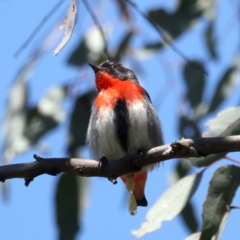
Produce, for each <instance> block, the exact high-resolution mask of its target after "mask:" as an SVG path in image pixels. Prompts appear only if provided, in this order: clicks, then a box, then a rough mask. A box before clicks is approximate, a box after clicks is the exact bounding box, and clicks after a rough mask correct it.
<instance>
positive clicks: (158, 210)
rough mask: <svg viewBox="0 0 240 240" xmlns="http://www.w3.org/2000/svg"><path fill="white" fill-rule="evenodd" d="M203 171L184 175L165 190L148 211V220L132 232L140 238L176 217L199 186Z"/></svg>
mask: <svg viewBox="0 0 240 240" xmlns="http://www.w3.org/2000/svg"><path fill="white" fill-rule="evenodd" d="M203 172H204V171H201V172H199V173H198V174H193V175H189V176H187V177H184V178H182V179H180V180H179V181H178V182H177V183H175V184H174V185H172V186H171V187H170V188H169V189H168V190H167V191H165V192H164V193H163V194H162V196H161V197H160V198H159V199H158V200H157V202H156V203H155V204H154V205H153V206H152V207H151V209H150V210H149V211H148V213H147V215H146V219H147V221H146V222H144V223H142V225H141V228H140V229H139V230H132V234H133V235H134V236H136V237H139V238H140V237H142V236H144V235H145V234H147V233H150V232H153V231H155V230H157V229H158V228H160V227H161V224H162V222H163V221H171V220H172V219H173V218H175V217H176V216H177V215H178V214H179V213H180V212H181V211H182V209H183V208H184V207H185V206H186V204H187V203H188V202H189V200H190V199H191V197H192V195H193V194H194V192H195V190H196V189H197V188H198V185H199V183H200V181H201V179H202V175H203Z"/></svg>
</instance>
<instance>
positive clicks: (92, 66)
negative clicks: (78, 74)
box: [88, 63, 102, 74]
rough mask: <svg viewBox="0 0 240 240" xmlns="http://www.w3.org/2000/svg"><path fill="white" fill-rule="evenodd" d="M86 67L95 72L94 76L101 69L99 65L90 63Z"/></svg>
mask: <svg viewBox="0 0 240 240" xmlns="http://www.w3.org/2000/svg"><path fill="white" fill-rule="evenodd" d="M88 65H89V66H90V67H91V68H92V69H93V71H94V72H95V74H97V73H98V72H99V71H101V70H102V67H101V66H100V65H93V64H91V63H88Z"/></svg>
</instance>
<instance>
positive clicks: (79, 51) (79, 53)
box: [68, 40, 89, 66]
mask: <svg viewBox="0 0 240 240" xmlns="http://www.w3.org/2000/svg"><path fill="white" fill-rule="evenodd" d="M88 53H89V49H88V48H87V46H86V43H85V41H84V40H82V41H80V42H79V45H78V46H77V47H76V48H75V49H74V51H73V52H72V54H71V55H70V57H69V59H68V63H69V64H72V65H75V66H82V65H84V64H86V62H88V57H87V55H88Z"/></svg>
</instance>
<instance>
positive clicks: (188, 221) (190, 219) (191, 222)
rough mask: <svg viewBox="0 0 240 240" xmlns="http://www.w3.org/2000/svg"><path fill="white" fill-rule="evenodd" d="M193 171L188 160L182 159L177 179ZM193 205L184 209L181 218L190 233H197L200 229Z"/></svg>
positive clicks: (176, 173)
mask: <svg viewBox="0 0 240 240" xmlns="http://www.w3.org/2000/svg"><path fill="white" fill-rule="evenodd" d="M190 170H191V164H190V163H189V161H188V160H186V159H180V160H179V161H178V164H177V166H176V168H175V171H174V173H175V175H177V176H176V177H177V178H178V179H179V178H182V177H184V176H186V175H187V174H188V172H189V171H190ZM193 209H194V208H193V205H192V203H190V202H188V203H187V205H186V206H185V207H184V209H183V210H182V211H181V213H180V216H181V217H182V219H183V221H184V223H185V225H186V227H187V228H188V229H189V230H190V232H195V231H196V230H197V229H198V221H197V218H196V216H195V212H194V210H193Z"/></svg>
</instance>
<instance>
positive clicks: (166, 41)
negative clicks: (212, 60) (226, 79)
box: [125, 0, 208, 75]
mask: <svg viewBox="0 0 240 240" xmlns="http://www.w3.org/2000/svg"><path fill="white" fill-rule="evenodd" d="M125 1H126V2H127V3H129V5H131V6H132V7H133V8H134V9H135V10H136V11H137V12H138V13H139V14H140V15H142V17H143V18H145V19H147V20H148V22H149V23H150V24H151V25H152V26H153V27H154V28H155V29H156V31H157V32H158V33H159V34H160V36H161V37H162V38H163V42H164V43H166V44H167V45H168V46H169V47H170V48H172V50H173V51H174V52H176V53H177V54H178V55H180V56H181V57H182V58H183V59H184V61H185V62H187V63H189V64H190V65H192V66H193V67H194V68H196V69H197V70H199V71H203V72H204V73H205V74H206V75H208V73H207V72H206V71H205V70H203V69H200V68H199V67H198V66H196V65H195V64H194V63H193V62H192V61H190V60H189V59H188V58H187V57H186V56H185V55H184V54H183V52H181V51H180V50H179V49H178V48H177V47H176V46H175V45H174V44H173V42H172V40H171V38H170V37H169V36H168V35H167V34H165V32H164V31H163V30H162V29H161V28H160V27H159V26H158V25H157V24H156V23H155V22H153V21H152V20H151V18H150V17H149V16H148V15H147V14H145V13H144V12H143V11H142V10H141V9H140V8H139V7H138V5H137V4H136V3H134V2H132V1H131V0H125Z"/></svg>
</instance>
